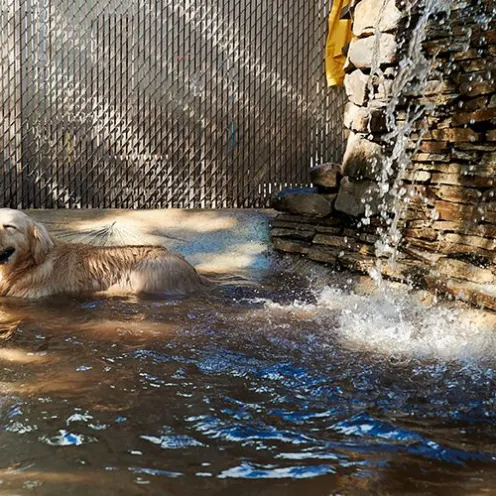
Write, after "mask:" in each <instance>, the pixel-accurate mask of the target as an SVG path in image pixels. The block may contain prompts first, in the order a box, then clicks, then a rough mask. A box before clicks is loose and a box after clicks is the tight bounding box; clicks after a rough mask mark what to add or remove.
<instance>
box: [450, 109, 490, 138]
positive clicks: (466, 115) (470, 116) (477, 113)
mask: <svg viewBox="0 0 496 496" xmlns="http://www.w3.org/2000/svg"><path fill="white" fill-rule="evenodd" d="M491 119H496V108H480V109H479V110H474V111H473V112H463V113H460V114H455V115H454V116H453V125H454V126H463V125H464V124H475V123H476V122H483V121H489V120H491ZM471 141H472V140H471Z"/></svg>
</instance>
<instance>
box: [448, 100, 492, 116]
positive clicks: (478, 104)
mask: <svg viewBox="0 0 496 496" xmlns="http://www.w3.org/2000/svg"><path fill="white" fill-rule="evenodd" d="M488 99H489V97H488V96H487V95H483V96H478V97H476V98H471V99H470V100H469V99H467V98H465V99H463V100H461V106H460V102H459V103H457V104H456V105H454V106H453V108H452V109H451V110H450V113H452V114H455V113H458V112H460V111H461V112H473V111H474V110H479V109H482V108H486V107H489V108H491V104H489V105H488ZM494 106H495V107H496V101H495V105H494Z"/></svg>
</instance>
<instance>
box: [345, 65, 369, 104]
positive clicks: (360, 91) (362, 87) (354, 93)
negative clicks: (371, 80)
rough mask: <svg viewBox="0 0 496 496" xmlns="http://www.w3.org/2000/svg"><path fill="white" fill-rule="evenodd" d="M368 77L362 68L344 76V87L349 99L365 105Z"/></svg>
mask: <svg viewBox="0 0 496 496" xmlns="http://www.w3.org/2000/svg"><path fill="white" fill-rule="evenodd" d="M367 81H368V77H367V75H366V74H364V73H363V72H362V71H361V70H360V69H356V70H354V71H353V72H352V73H350V74H346V76H345V77H344V89H345V91H346V95H347V96H348V99H349V100H350V101H351V102H353V103H355V104H356V105H363V104H364V103H365V100H366V95H367Z"/></svg>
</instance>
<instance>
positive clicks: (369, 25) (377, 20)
mask: <svg viewBox="0 0 496 496" xmlns="http://www.w3.org/2000/svg"><path fill="white" fill-rule="evenodd" d="M402 18H403V15H402V13H401V12H400V10H399V9H398V8H397V7H396V1H395V0H384V1H379V0H362V1H361V2H359V3H358V4H357V6H356V8H355V13H354V16H353V34H354V35H355V36H356V37H358V38H359V37H361V36H363V35H369V34H372V33H374V32H375V30H376V29H377V30H379V31H381V32H382V33H386V32H389V31H394V30H396V29H398V27H399V25H400V21H401V19H402Z"/></svg>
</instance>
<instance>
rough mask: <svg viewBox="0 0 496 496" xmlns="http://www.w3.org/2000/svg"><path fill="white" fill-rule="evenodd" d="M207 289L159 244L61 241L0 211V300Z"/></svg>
mask: <svg viewBox="0 0 496 496" xmlns="http://www.w3.org/2000/svg"><path fill="white" fill-rule="evenodd" d="M207 285H210V282H209V281H208V280H207V279H206V278H204V277H202V276H201V275H200V274H198V273H197V271H196V270H195V268H194V267H193V266H192V265H190V264H189V263H188V262H187V261H186V260H185V259H184V257H182V256H181V255H179V254H177V253H173V252H171V251H169V250H167V249H166V248H164V247H161V246H111V247H110V246H108V247H107V246H91V245H86V244H83V243H65V242H62V241H60V240H57V239H55V238H53V237H52V236H51V235H50V234H49V233H48V231H47V230H46V228H45V227H44V226H43V225H41V224H39V223H37V222H35V221H34V220H33V219H31V218H30V217H28V216H27V215H26V214H24V213H23V212H21V211H19V210H13V209H8V208H0V296H13V297H20V298H40V297H44V296H50V295H56V294H82V293H94V292H108V293H113V294H116V293H117V294H147V293H148V294H168V295H171V294H172V295H179V294H187V293H191V292H194V291H197V290H200V289H201V288H203V287H205V286H207Z"/></svg>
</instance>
